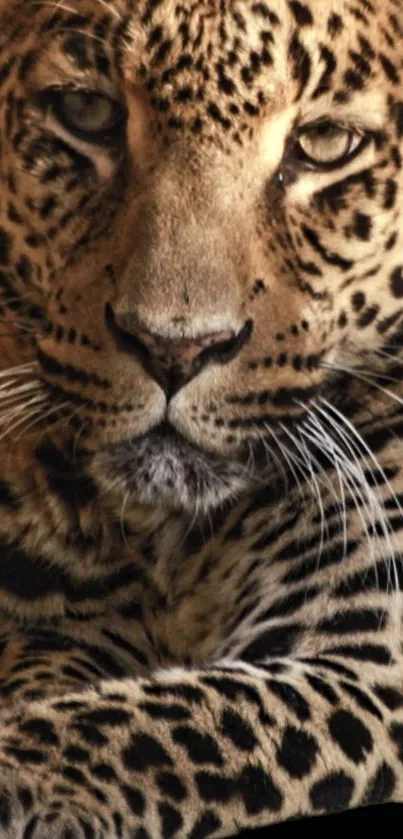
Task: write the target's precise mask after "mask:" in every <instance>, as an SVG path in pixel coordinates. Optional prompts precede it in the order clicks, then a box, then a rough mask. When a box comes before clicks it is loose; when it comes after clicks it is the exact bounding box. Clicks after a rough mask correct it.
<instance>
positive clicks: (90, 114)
mask: <svg viewBox="0 0 403 839" xmlns="http://www.w3.org/2000/svg"><path fill="white" fill-rule="evenodd" d="M48 104H49V105H50V108H51V110H52V112H53V114H54V116H55V117H56V119H57V120H58V121H59V122H60V123H61V125H63V127H64V128H66V129H67V130H68V131H70V132H71V133H72V134H75V135H76V136H77V137H80V138H82V139H84V140H87V141H88V142H90V143H91V142H93V143H98V142H99V143H103V142H107V141H108V140H110V139H111V137H112V136H113V135H116V132H117V131H120V129H121V127H122V123H123V122H124V119H125V112H124V108H123V107H122V105H121V104H120V103H119V102H116V101H115V100H114V99H111V98H110V97H109V96H106V95H104V94H103V93H99V92H97V91H91V90H71V89H69V90H63V89H54V90H52V91H51V92H49V99H48Z"/></svg>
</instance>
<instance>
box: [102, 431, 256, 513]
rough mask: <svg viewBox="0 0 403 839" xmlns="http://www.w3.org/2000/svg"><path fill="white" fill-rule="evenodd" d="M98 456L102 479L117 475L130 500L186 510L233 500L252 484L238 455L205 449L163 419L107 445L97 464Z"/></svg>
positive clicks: (202, 510) (205, 509) (200, 509)
mask: <svg viewBox="0 0 403 839" xmlns="http://www.w3.org/2000/svg"><path fill="white" fill-rule="evenodd" d="M100 458H101V460H102V471H104V473H105V474H107V475H108V480H109V481H111V480H112V481H113V480H117V481H118V480H119V479H120V484H121V486H122V485H123V486H124V488H125V492H126V494H127V493H129V494H130V500H131V501H132V502H133V501H134V502H136V503H139V504H146V505H150V504H151V505H153V506H154V505H156V506H158V507H162V508H165V509H168V510H173V511H182V512H186V513H188V514H189V515H190V516H195V515H201V516H203V515H205V514H206V513H208V512H209V511H210V510H212V509H214V508H216V507H218V506H221V505H222V504H224V503H230V502H231V501H235V500H237V499H238V498H239V497H241V496H242V495H243V494H244V493H245V492H247V491H248V490H250V489H251V486H253V485H254V484H255V478H254V476H253V475H252V474H251V472H250V470H248V469H247V466H246V464H245V462H243V458H240V459H239V460H230V459H224V458H220V457H218V456H216V455H213V454H210V453H209V452H206V451H204V450H203V449H201V448H198V447H197V446H195V445H194V444H192V443H190V442H189V441H188V440H186V439H185V438H184V437H183V436H182V435H180V434H179V433H178V432H176V431H175V429H174V428H173V427H172V426H170V425H169V424H167V423H163V424H161V425H159V426H157V427H155V428H154V429H152V431H149V432H148V433H146V434H144V435H142V436H141V437H136V438H133V439H132V440H126V441H124V442H122V443H120V444H118V445H114V446H110V447H108V449H107V450H104V451H103V452H102V454H101V455H99V456H98V468H99V466H100Z"/></svg>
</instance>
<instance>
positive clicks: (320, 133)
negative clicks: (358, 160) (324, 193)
mask: <svg viewBox="0 0 403 839" xmlns="http://www.w3.org/2000/svg"><path fill="white" fill-rule="evenodd" d="M362 142H363V137H362V135H360V134H358V133H357V132H356V131H354V130H352V129H349V128H343V127H342V126H340V125H336V124H334V123H330V122H323V123H317V124H316V125H311V126H308V127H307V128H305V129H302V130H301V132H300V134H299V137H298V146H299V152H300V156H301V157H302V160H304V161H305V162H306V163H308V164H309V163H310V164H312V166H316V167H319V168H320V167H323V168H327V167H332V166H338V165H341V164H342V163H345V162H346V161H347V160H348V159H349V158H350V157H352V156H353V154H354V152H356V151H357V149H358V148H359V147H360V146H361V144H362Z"/></svg>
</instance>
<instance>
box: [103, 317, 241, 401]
mask: <svg viewBox="0 0 403 839" xmlns="http://www.w3.org/2000/svg"><path fill="white" fill-rule="evenodd" d="M105 319H106V324H107V327H108V329H109V331H110V332H111V333H112V335H113V337H114V339H115V343H116V346H117V348H118V349H119V351H120V352H125V353H129V354H131V355H134V356H136V357H137V358H138V359H139V360H140V361H141V362H142V364H143V367H144V368H145V369H146V371H147V373H149V375H151V376H152V377H153V378H154V379H155V380H156V381H157V382H158V384H159V385H160V386H161V387H162V389H163V390H164V391H165V393H166V394H167V396H168V397H170V398H171V397H172V396H174V394H175V393H177V391H178V390H180V389H181V388H182V387H183V386H184V385H185V384H187V383H188V382H190V381H191V380H192V379H194V378H195V376H197V375H198V374H199V373H200V371H201V370H202V369H203V368H204V367H206V366H207V365H208V364H210V363H213V362H215V363H218V364H228V363H229V362H230V361H232V359H233V358H235V357H236V356H237V355H238V353H239V352H240V350H241V349H242V347H243V346H244V344H245V343H247V341H248V340H249V338H250V336H251V333H252V329H253V327H252V322H251V321H247V322H246V323H245V325H244V326H243V328H242V329H241V330H240V332H238V333H235V332H233V331H231V330H225V331H217V332H210V333H208V334H205V335H198V336H197V337H196V338H192V339H181V340H171V339H169V338H166V337H165V336H161V335H158V334H155V333H153V332H150V330H148V329H147V328H146V327H145V326H143V325H142V324H141V323H140V322H139V321H138V320H137V319H136V318H135V317H131V316H129V315H127V314H125V315H122V316H119V315H116V314H115V312H114V310H113V308H112V306H111V305H110V304H108V305H107V307H106V313H105Z"/></svg>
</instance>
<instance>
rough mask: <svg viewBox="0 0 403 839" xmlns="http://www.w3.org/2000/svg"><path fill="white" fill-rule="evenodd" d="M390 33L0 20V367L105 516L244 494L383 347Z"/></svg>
mask: <svg viewBox="0 0 403 839" xmlns="http://www.w3.org/2000/svg"><path fill="white" fill-rule="evenodd" d="M22 7H23V11H21V9H22ZM18 9H20V17H18ZM401 10H402V4H401V3H400V0H371V3H370V2H367V0H357V2H356V3H351V2H350V0H348V2H347V0H332V1H331V0H326V2H325V1H324V0H308V2H298V1H297V0H289V2H286V1H285V0H284V2H281V3H272V2H270V0H268V2H262V3H261V2H256V3H255V2H249V0H229V2H224V3H218V2H216V1H215V0H198V2H192V3H184V4H178V3H176V2H174V0H160V2H151V0H138V2H137V0H136V1H135V2H132V1H131V0H109V1H108V2H107V3H100V2H99V0H80V2H76V0H70V2H69V3H68V4H66V6H65V7H64V6H63V4H57V3H56V4H55V8H54V9H53V8H52V7H51V5H50V4H49V3H45V2H44V3H43V5H42V4H38V3H34V4H32V5H31V4H30V2H29V1H28V0H24V2H23V4H21V3H20V2H16V3H15V4H13V3H11V4H10V3H9V2H8V3H7V4H6V3H4V9H3V11H2V12H1V14H2V16H3V26H2V32H3V36H2V37H3V38H4V41H5V43H7V44H10V45H11V46H7V47H3V52H4V53H5V54H7V53H9V58H8V59H7V60H4V62H3V64H2V67H1V68H0V84H1V87H0V97H1V99H0V113H1V118H0V123H1V156H0V169H1V178H2V182H3V187H2V200H1V217H0V261H1V266H0V268H1V275H0V280H1V288H2V295H3V298H4V301H3V302H4V309H3V314H4V319H5V320H6V321H7V323H8V324H9V330H8V332H7V338H3V339H2V341H3V345H2V346H3V349H4V352H3V356H4V358H6V357H7V358H8V357H9V356H10V355H11V357H12V358H13V360H14V363H15V364H17V363H21V364H22V363H31V362H37V364H38V366H37V368H35V369H34V368H32V369H33V372H32V369H31V368H30V369H31V375H32V376H33V377H35V376H36V377H39V378H40V379H41V381H42V382H45V383H46V403H45V409H44V411H43V414H42V425H41V429H40V431H38V427H37V426H36V427H35V429H34V430H35V433H37V434H38V435H39V434H43V429H44V427H45V426H46V430H47V432H48V433H49V435H50V436H52V435H54V436H57V439H58V441H59V443H60V439H61V440H62V441H63V442H64V444H65V445H66V447H68V446H69V445H70V446H72V447H73V448H74V447H76V448H77V447H78V446H80V447H85V449H86V450H87V454H88V450H89V451H90V453H91V457H92V460H91V470H92V473H93V476H95V477H96V479H97V481H98V482H99V483H100V484H103V485H104V486H105V487H106V488H107V489H108V491H109V492H112V493H116V497H117V498H118V499H119V503H120V502H121V499H122V497H124V498H127V499H129V501H130V500H131V499H134V500H135V501H137V502H138V501H141V502H146V503H156V504H157V505H162V506H164V507H171V506H173V507H177V508H182V509H183V508H186V509H187V510H189V511H197V510H201V511H203V510H206V509H207V508H209V507H211V506H215V505H217V504H219V503H221V502H223V501H225V500H226V499H228V498H232V497H234V496H236V495H237V494H239V493H242V492H243V491H245V490H246V489H248V488H249V487H250V486H251V485H253V484H254V483H255V482H256V481H259V480H262V479H265V478H266V477H267V475H268V474H270V473H271V472H272V471H273V469H274V468H276V461H277V460H278V456H279V452H278V450H277V449H276V445H277V442H276V441H277V440H280V441H281V440H283V441H288V444H289V445H291V444H292V442H293V439H294V442H295V439H296V438H298V435H299V434H300V433H301V427H302V426H301V423H303V421H304V417H306V416H308V415H309V410H310V406H311V405H312V404H313V402H315V400H316V404H319V403H318V400H320V399H331V398H332V387H334V382H335V377H336V376H337V375H338V374H340V373H342V372H343V371H344V370H347V369H349V370H351V368H357V367H360V366H361V367H362V366H364V367H365V364H366V358H367V357H368V354H369V353H374V352H375V351H381V352H383V349H382V348H386V347H390V345H392V344H393V343H394V342H396V340H397V336H398V334H399V326H400V323H401V318H402V316H403V245H402V241H401V232H400V231H401V220H400V214H401V212H402V201H403V183H402V174H401V146H402V138H403V103H402V101H401V99H403V82H402V76H401V74H402V66H401V65H402V59H401V51H402V43H403V27H402V25H401V24H400V23H399V21H400V20H401V14H400V12H401ZM21 19H23V20H24V27H22V26H21V23H18V25H17V24H16V21H17V20H21ZM16 299H17V303H16ZM10 335H11V337H10ZM385 351H386V350H385ZM4 366H6V362H5V363H4ZM338 387H339V390H340V384H339V385H338ZM78 441H79V442H78ZM270 451H273V457H271V456H270V454H269V452H270ZM276 452H277V454H276ZM128 503H129V502H128Z"/></svg>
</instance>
